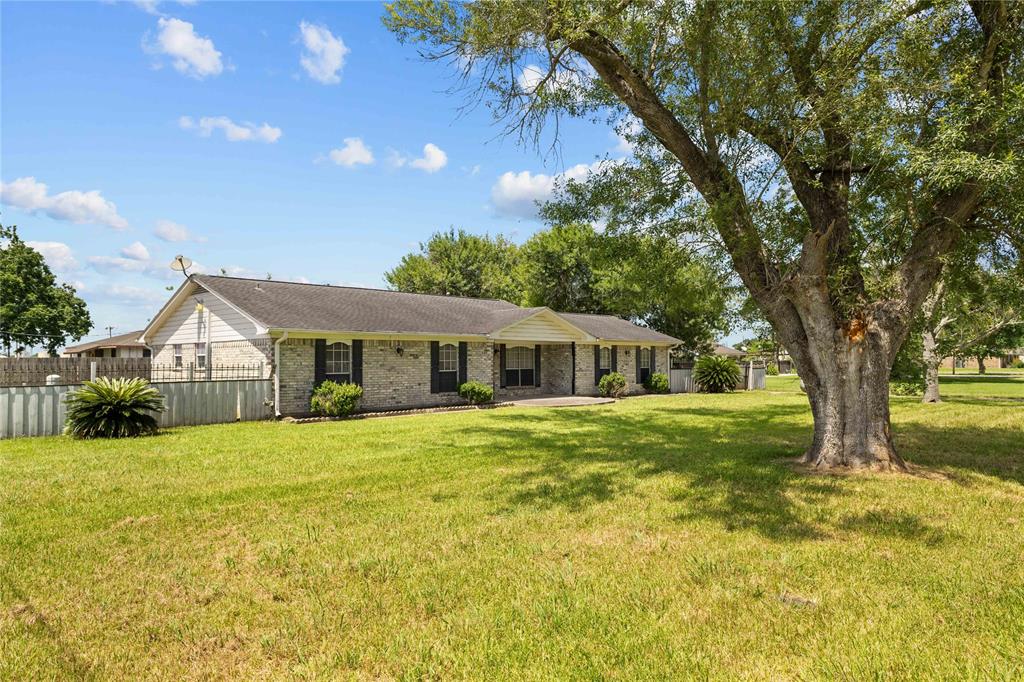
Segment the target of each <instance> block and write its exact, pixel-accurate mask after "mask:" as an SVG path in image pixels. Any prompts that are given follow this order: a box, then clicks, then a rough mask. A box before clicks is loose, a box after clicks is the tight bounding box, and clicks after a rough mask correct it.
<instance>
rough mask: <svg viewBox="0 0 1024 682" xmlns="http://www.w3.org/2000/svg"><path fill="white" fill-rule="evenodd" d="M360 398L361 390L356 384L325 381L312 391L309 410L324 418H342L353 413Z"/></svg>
mask: <svg viewBox="0 0 1024 682" xmlns="http://www.w3.org/2000/svg"><path fill="white" fill-rule="evenodd" d="M362 397H363V388H362V387H361V386H359V385H357V384H349V383H345V384H339V383H335V382H333V381H325V382H323V383H322V384H320V385H319V386H317V387H316V388H315V389H313V397H312V398H311V399H310V401H309V409H310V410H312V411H313V414H319V415H323V416H325V417H344V416H346V415H349V414H352V413H353V412H354V411H355V409H356V406H357V405H359V399H360V398H362Z"/></svg>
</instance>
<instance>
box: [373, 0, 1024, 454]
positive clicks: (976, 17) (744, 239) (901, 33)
mask: <svg viewBox="0 0 1024 682" xmlns="http://www.w3.org/2000/svg"><path fill="white" fill-rule="evenodd" d="M1022 12H1024V3H1013V2H998V1H995V2H971V3H962V2H949V1H937V2H930V1H928V0H921V1H918V2H905V1H904V2H891V1H890V0H870V1H869V0H851V1H845V2H812V1H805V2H787V3H778V4H773V5H769V4H766V3H753V2H747V3H743V2H704V1H701V0H695V1H694V2H678V1H676V0H665V1H660V0H645V1H641V0H636V1H631V0H594V1H592V2H582V1H581V2H576V1H570V0H532V1H530V0H527V1H523V0H477V1H476V2H472V3H466V4H459V3H453V2H445V1H443V0H398V1H397V2H394V3H392V4H390V5H389V7H388V15H387V16H386V18H385V22H386V23H387V25H388V26H389V27H390V28H391V29H392V30H393V31H395V32H396V34H397V35H398V36H399V38H400V39H402V40H409V41H415V42H418V43H420V44H422V45H425V46H426V49H425V52H424V54H425V55H426V56H428V57H432V58H454V59H457V60H458V62H459V63H460V64H462V65H463V67H464V74H465V75H466V77H467V78H468V79H469V80H470V81H475V82H477V83H479V84H481V85H483V87H481V88H479V89H476V90H474V92H476V93H479V96H480V97H486V98H489V99H490V101H491V102H492V104H493V105H494V106H495V111H496V112H497V113H498V115H499V116H502V117H505V118H506V119H507V120H509V121H510V124H511V126H512V127H513V129H516V128H518V130H519V131H520V132H521V133H530V132H536V131H537V130H538V129H539V127H540V126H541V125H542V124H543V123H544V122H546V121H550V120H551V115H552V114H558V113H568V114H570V115H593V116H600V115H611V116H613V117H614V116H618V117H620V118H624V117H625V116H627V115H629V116H632V117H635V119H636V120H638V121H639V122H640V123H641V124H642V126H643V132H642V133H641V134H640V135H639V137H641V138H643V137H646V138H647V139H649V140H650V141H651V146H649V147H648V148H647V149H648V153H647V154H641V155H640V160H641V163H643V162H644V161H646V162H648V163H649V164H653V172H652V173H650V175H651V176H653V177H655V178H657V182H660V183H662V184H663V185H664V187H665V191H663V192H662V196H661V197H660V198H661V199H662V200H665V197H666V196H668V197H670V198H671V199H672V201H674V202H675V203H676V205H677V206H678V205H695V204H699V205H700V206H701V207H702V209H703V210H704V211H705V212H706V215H707V218H708V221H709V223H710V224H711V225H712V226H713V229H714V233H715V234H714V236H715V237H716V239H718V240H719V242H720V243H721V245H722V247H723V248H724V249H725V250H726V251H727V253H728V255H729V257H730V258H731V261H732V264H733V267H734V268H735V270H736V272H737V274H738V276H739V277H740V279H741V280H742V282H743V284H744V285H745V286H746V288H747V289H748V290H749V292H750V294H751V296H752V297H753V298H754V300H755V301H756V302H757V304H758V305H759V306H760V307H761V309H762V311H763V313H764V315H765V317H766V318H767V319H768V320H769V321H770V322H771V323H772V326H773V327H774V329H775V330H776V333H777V336H778V338H779V340H780V342H781V343H782V344H783V345H784V346H785V347H786V349H787V350H788V351H789V352H790V354H791V356H792V357H793V361H794V362H795V364H796V367H797V370H798V372H799V373H800V376H801V378H802V379H803V381H804V384H805V385H806V387H807V395H808V398H809V401H810V406H811V411H812V413H813V416H814V437H813V441H812V445H811V447H810V448H809V449H808V451H807V453H806V460H807V462H809V463H811V464H814V465H816V466H820V467H837V466H850V467H862V466H870V467H874V468H882V469H884V468H902V467H903V466H904V463H903V461H902V459H901V458H900V456H899V455H898V454H897V452H896V449H895V448H894V446H893V439H892V434H891V430H890V422H889V401H888V390H887V386H888V377H889V371H890V367H891V365H892V363H893V360H894V358H895V356H896V354H897V352H898V350H899V348H900V346H901V344H902V343H903V341H904V339H905V338H906V336H907V334H908V331H909V329H910V326H911V324H912V322H913V320H914V318H915V316H916V315H917V314H918V312H919V311H920V309H921V305H922V303H923V302H924V300H925V298H926V297H927V296H928V294H929V292H930V291H931V290H932V288H933V285H934V284H935V282H936V281H937V279H938V277H939V275H940V271H941V267H942V262H941V261H942V258H943V256H944V255H945V254H947V253H948V252H950V251H951V250H952V249H953V248H954V247H955V245H956V243H957V241H958V240H959V239H960V238H961V235H962V233H963V231H964V230H965V229H968V228H969V226H970V224H971V218H972V216H973V215H974V214H975V212H976V211H977V209H978V206H979V205H980V204H981V203H982V201H983V200H987V201H996V202H997V201H998V200H999V194H1000V188H1001V187H1004V186H1007V185H1012V184H1013V178H1014V177H1015V176H1016V175H1017V174H1019V173H1020V172H1021V169H1020V167H1019V159H1020V151H1021V150H1020V147H1021V144H1022V143H1021V140H1022V137H1024V136H1022V134H1021V130H1022V99H1024V98H1022V90H1024V86H1022V79H1021V75H1022V74H1021V52H1022V50H1021V45H1022V36H1024V31H1022V30H1021V15H1022ZM538 63H540V64H541V65H542V66H541V67H540V68H539V69H538V68H537V67H536V65H537V64H538ZM531 65H533V66H532V70H528V69H527V67H528V66H531ZM1015 148H1016V150H1015ZM1015 151H1016V153H1014V152H1015ZM627 191H628V189H627ZM643 198H644V197H642V196H641V197H640V199H643ZM766 206H775V207H782V208H783V209H785V212H786V214H787V215H788V216H789V217H790V219H789V220H787V221H785V222H782V223H780V222H778V221H773V220H765V219H764V216H765V215H766V214H767V215H774V214H776V213H777V212H776V211H768V212H767V213H766V212H765V210H764V209H765V207H766ZM868 253H871V254H875V255H876V256H880V257H872V258H865V257H864V256H865V254H868ZM869 263H882V265H880V266H877V267H869V266H868V264H869Z"/></svg>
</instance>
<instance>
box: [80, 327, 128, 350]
mask: <svg viewBox="0 0 1024 682" xmlns="http://www.w3.org/2000/svg"><path fill="white" fill-rule="evenodd" d="M142 332H143V330H142V329H140V330H138V331H134V332H128V333H127V334H118V335H117V336H108V337H107V338H105V339H98V340H96V341H90V342H88V343H80V344H78V345H77V346H68V347H67V348H65V349H64V352H65V353H84V352H85V351H88V350H92V349H93V348H114V347H117V348H129V347H130V348H142V347H143V344H142V342H141V341H139V337H140V336H142Z"/></svg>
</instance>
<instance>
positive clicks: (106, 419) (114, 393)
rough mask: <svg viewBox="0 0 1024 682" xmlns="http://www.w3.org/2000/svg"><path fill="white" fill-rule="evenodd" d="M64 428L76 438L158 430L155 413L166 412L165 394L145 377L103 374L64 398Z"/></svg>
mask: <svg viewBox="0 0 1024 682" xmlns="http://www.w3.org/2000/svg"><path fill="white" fill-rule="evenodd" d="M64 403H65V404H66V405H67V408H68V416H67V424H66V426H65V427H64V432H65V433H67V434H69V435H72V436H75V437H76V438H130V437H134V436H145V435H149V434H153V433H156V431H157V421H156V417H155V416H154V413H157V412H163V411H164V409H166V408H165V406H164V397H163V396H162V395H160V391H158V390H156V389H155V388H153V387H152V386H150V384H149V382H148V381H146V380H145V379H138V378H136V379H108V378H106V377H100V378H99V379H96V380H94V381H86V382H83V383H82V387H81V388H79V389H77V390H75V391H71V392H70V393H68V395H67V397H66V398H65V399H64Z"/></svg>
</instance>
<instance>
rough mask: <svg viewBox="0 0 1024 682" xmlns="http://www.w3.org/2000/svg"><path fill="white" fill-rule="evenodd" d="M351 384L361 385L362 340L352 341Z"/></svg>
mask: <svg viewBox="0 0 1024 682" xmlns="http://www.w3.org/2000/svg"><path fill="white" fill-rule="evenodd" d="M352 383H353V384H356V385H358V386H362V385H363V340H362V339H353V341H352Z"/></svg>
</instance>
